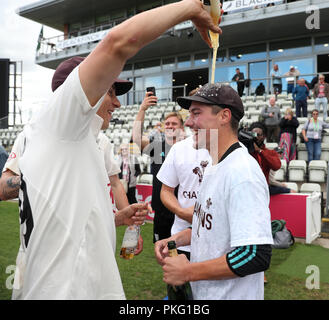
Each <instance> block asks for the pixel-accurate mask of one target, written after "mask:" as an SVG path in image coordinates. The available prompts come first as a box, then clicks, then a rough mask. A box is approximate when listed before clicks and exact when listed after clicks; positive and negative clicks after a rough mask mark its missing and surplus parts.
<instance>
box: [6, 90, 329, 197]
mask: <svg viewBox="0 0 329 320" xmlns="http://www.w3.org/2000/svg"><path fill="white" fill-rule="evenodd" d="M269 98H270V95H264V96H257V97H255V96H243V97H242V100H243V102H244V106H245V116H244V117H243V119H242V120H241V126H243V127H245V128H248V127H249V126H250V124H251V123H252V122H255V121H258V120H259V115H260V112H261V109H262V108H263V106H264V105H265V104H266V103H267V101H268V100H269ZM277 104H278V105H279V106H280V110H281V115H282V116H283V115H284V112H285V109H286V108H288V107H290V108H292V109H293V110H294V104H293V100H292V97H291V95H290V94H289V95H287V94H286V93H281V94H278V95H277ZM308 104H309V107H308V113H309V116H310V113H311V111H312V108H313V105H314V99H310V100H309V101H308ZM138 108H139V105H137V104H134V105H126V106H125V105H123V106H122V107H121V108H120V109H116V110H115V111H114V112H113V116H112V120H111V123H110V126H109V128H108V129H107V130H105V131H104V133H105V134H106V135H107V136H108V137H109V139H110V140H111V141H112V143H113V145H114V151H115V153H116V152H117V151H118V149H119V147H120V145H121V143H128V142H129V141H130V139H131V134H132V126H133V122H134V119H135V116H136V114H137V112H138ZM172 111H178V112H179V113H180V114H181V115H182V118H183V119H184V120H186V118H187V117H188V114H189V113H188V111H187V110H185V109H181V108H180V107H179V106H178V105H177V104H176V103H175V102H173V101H169V102H161V103H159V104H158V105H157V106H155V107H152V108H150V109H148V110H147V112H146V116H145V121H144V128H143V130H144V134H145V135H147V134H149V132H150V131H151V130H152V129H153V127H154V125H155V124H157V123H158V122H159V121H162V120H163V118H164V117H165V114H167V113H169V112H172ZM320 118H321V117H320ZM298 121H299V127H298V129H297V159H296V160H293V161H290V163H289V165H287V163H286V162H285V161H284V160H281V168H280V169H279V170H278V171H277V172H276V173H275V179H276V180H277V181H280V182H283V183H285V184H287V186H288V187H289V188H292V189H294V190H296V191H297V192H298V191H299V192H310V191H311V190H313V189H314V190H315V191H317V190H319V187H320V190H322V193H323V196H324V199H326V183H327V170H328V169H327V167H328V161H329V132H325V133H324V135H323V141H322V145H321V147H322V152H321V160H313V161H311V162H310V163H308V161H307V160H308V159H307V150H306V145H305V143H300V138H299V136H298V133H299V132H301V130H302V128H303V126H304V124H305V122H306V121H308V118H298ZM326 121H327V122H329V118H327V119H326ZM23 127H24V125H16V126H15V127H11V128H8V129H0V144H1V145H2V146H4V147H5V148H6V150H7V151H8V152H10V150H11V148H12V146H13V144H14V141H15V139H16V137H17V135H18V134H19V132H21V131H22V130H23ZM185 131H186V135H187V136H189V135H190V134H192V132H191V130H190V129H189V128H186V129H185ZM266 146H267V148H269V149H275V148H276V147H277V146H278V144H277V143H266ZM134 152H136V153H137V154H138V152H139V151H138V150H137V151H136V150H135V151H134ZM138 159H139V162H140V165H141V172H142V174H141V175H140V177H138V183H141V184H152V176H151V175H150V158H149V157H148V156H147V155H145V154H143V155H140V153H139V154H138ZM314 184H316V187H315V186H314ZM302 186H303V187H302ZM312 188H313V189H312Z"/></svg>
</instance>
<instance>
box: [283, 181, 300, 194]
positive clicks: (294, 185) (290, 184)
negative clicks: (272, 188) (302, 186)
mask: <svg viewBox="0 0 329 320" xmlns="http://www.w3.org/2000/svg"><path fill="white" fill-rule="evenodd" d="M283 183H284V184H285V185H286V186H287V188H289V189H291V190H295V191H296V192H298V185H297V183H296V182H283Z"/></svg>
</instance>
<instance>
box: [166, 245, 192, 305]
mask: <svg viewBox="0 0 329 320" xmlns="http://www.w3.org/2000/svg"><path fill="white" fill-rule="evenodd" d="M168 250H169V256H170V257H175V256H177V255H178V253H177V249H176V242H175V241H169V242H168ZM167 293H168V300H193V295H192V289H191V285H190V283H189V282H186V283H184V284H182V285H180V286H172V285H170V284H168V285H167Z"/></svg>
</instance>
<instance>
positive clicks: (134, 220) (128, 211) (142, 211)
mask: <svg viewBox="0 0 329 320" xmlns="http://www.w3.org/2000/svg"><path fill="white" fill-rule="evenodd" d="M151 210H152V209H151V207H150V205H149V203H147V202H145V203H133V204H131V205H129V206H128V207H126V208H124V209H122V210H120V211H118V213H117V214H116V216H115V225H116V226H120V225H123V224H124V225H128V226H130V225H132V224H136V225H141V224H143V223H144V221H145V218H146V215H147V214H148V213H149V212H150V211H151Z"/></svg>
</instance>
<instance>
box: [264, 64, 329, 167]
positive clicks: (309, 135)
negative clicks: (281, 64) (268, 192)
mask: <svg viewBox="0 0 329 320" xmlns="http://www.w3.org/2000/svg"><path fill="white" fill-rule="evenodd" d="M293 73H294V76H293V77H292V78H294V77H296V79H297V77H298V75H297V74H298V73H296V68H295V67H293V66H291V69H290V71H289V75H292V74H293ZM286 75H287V74H286ZM271 76H272V81H273V88H274V92H275V93H276V95H273V96H271V97H270V98H269V101H268V103H267V104H266V105H265V106H264V107H263V108H262V110H261V116H260V121H261V122H262V123H263V124H264V125H265V127H266V130H267V139H266V141H267V142H276V143H278V144H279V149H281V151H282V153H281V158H282V159H284V160H286V162H287V164H289V162H290V161H291V160H295V159H296V142H297V128H298V127H299V121H298V118H300V117H304V118H307V117H308V99H309V98H310V97H311V96H313V98H314V103H315V105H314V110H312V116H311V117H310V119H307V121H306V122H305V124H304V126H303V130H302V139H303V141H301V142H305V144H306V147H307V151H308V162H309V161H312V160H320V157H321V142H322V137H323V134H324V133H325V129H326V128H328V124H327V123H326V118H327V109H328V108H327V104H328V99H329V85H328V83H326V82H325V76H324V75H322V74H320V75H319V76H317V77H315V78H314V81H313V83H312V84H311V85H310V84H308V85H307V84H306V82H305V79H303V78H301V79H297V85H296V86H295V87H294V82H293V79H291V82H290V83H289V82H288V84H287V86H288V88H287V91H289V92H291V93H292V99H293V101H294V103H293V104H292V107H291V108H287V109H285V113H284V115H283V116H282V115H281V110H280V106H279V105H277V94H279V93H281V90H282V80H281V75H280V73H279V68H278V65H276V64H275V65H274V66H273V70H272V72H271ZM311 88H312V89H311ZM321 107H322V108H321ZM321 109H322V112H323V117H322V119H318V116H319V112H320V110H321ZM294 111H295V112H294ZM294 113H295V115H294Z"/></svg>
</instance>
